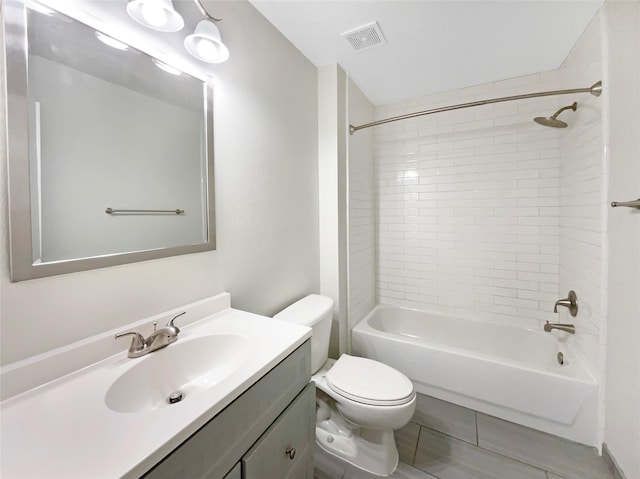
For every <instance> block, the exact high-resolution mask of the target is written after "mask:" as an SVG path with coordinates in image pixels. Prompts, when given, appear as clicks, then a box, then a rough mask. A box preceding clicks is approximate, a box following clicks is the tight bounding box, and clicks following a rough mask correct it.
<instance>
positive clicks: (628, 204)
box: [611, 198, 640, 209]
mask: <svg viewBox="0 0 640 479" xmlns="http://www.w3.org/2000/svg"><path fill="white" fill-rule="evenodd" d="M611 206H612V207H613V208H617V207H618V206H626V207H627V208H639V209H640V198H638V199H637V200H633V201H612V202H611Z"/></svg>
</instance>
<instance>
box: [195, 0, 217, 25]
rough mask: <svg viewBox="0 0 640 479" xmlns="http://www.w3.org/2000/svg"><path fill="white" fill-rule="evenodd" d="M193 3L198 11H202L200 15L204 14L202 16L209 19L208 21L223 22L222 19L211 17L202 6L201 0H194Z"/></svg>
mask: <svg viewBox="0 0 640 479" xmlns="http://www.w3.org/2000/svg"><path fill="white" fill-rule="evenodd" d="M193 2H194V3H195V4H196V6H197V7H198V10H200V13H202V15H203V16H204V17H205V18H206V19H207V20H211V21H212V22H221V21H222V18H216V17H212V16H211V15H209V13H208V12H207V11H206V10H205V8H204V6H203V5H202V3H200V0H193Z"/></svg>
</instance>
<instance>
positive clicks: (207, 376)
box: [105, 334, 250, 413]
mask: <svg viewBox="0 0 640 479" xmlns="http://www.w3.org/2000/svg"><path fill="white" fill-rule="evenodd" d="M249 353H250V348H249V340H248V339H247V338H245V337H243V336H240V335H236V334H214V335H208V336H202V337H199V338H195V339H191V340H185V341H183V342H181V341H178V342H176V343H174V344H171V345H169V346H167V347H166V348H163V349H160V350H158V351H154V352H152V353H150V354H148V355H147V356H144V357H143V358H140V359H129V361H136V362H138V363H137V364H136V365H135V366H134V367H132V368H131V369H128V370H127V371H126V372H125V373H123V374H122V376H120V377H119V378H118V379H116V380H115V381H114V382H113V384H112V385H111V387H110V388H109V390H108V391H107V394H106V397H105V402H106V403H107V406H108V407H109V408H110V409H112V410H113V411H117V412H127V413H132V412H141V411H151V410H154V409H159V408H163V407H176V405H177V404H176V403H178V402H181V401H183V400H186V401H188V400H189V398H190V397H192V396H194V395H196V394H198V393H199V392H202V391H204V390H207V389H210V388H212V387H215V386H216V384H219V383H220V382H222V381H223V380H224V379H225V378H227V377H229V376H230V375H231V374H233V372H234V371H236V370H237V369H239V368H240V366H241V365H242V363H243V362H244V361H245V360H246V359H247V358H248V357H249ZM169 396H172V401H174V403H171V402H169Z"/></svg>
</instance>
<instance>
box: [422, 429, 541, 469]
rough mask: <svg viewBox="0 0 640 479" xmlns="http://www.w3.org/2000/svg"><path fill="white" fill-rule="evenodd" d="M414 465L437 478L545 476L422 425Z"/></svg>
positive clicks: (519, 463)
mask: <svg viewBox="0 0 640 479" xmlns="http://www.w3.org/2000/svg"><path fill="white" fill-rule="evenodd" d="M414 466H415V467H417V468H419V469H422V470H423V471H426V472H428V473H430V474H433V475H435V476H436V477H438V478H439V479H547V476H546V474H545V472H544V471H543V470H541V469H537V468H535V467H532V466H528V465H526V464H523V463H521V462H518V461H514V460H512V459H509V458H507V457H504V456H501V455H499V454H494V453H493V452H490V451H485V450H484V449H480V448H479V447H477V446H473V445H471V444H468V443H466V442H464V441H460V440H458V439H454V438H452V437H449V436H445V435H444V434H440V433H438V432H435V431H432V430H430V429H427V428H424V427H423V428H422V429H421V431H420V439H419V441H418V450H417V451H416V459H415V463H414Z"/></svg>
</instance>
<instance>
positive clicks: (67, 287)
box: [0, 2, 319, 364]
mask: <svg viewBox="0 0 640 479" xmlns="http://www.w3.org/2000/svg"><path fill="white" fill-rule="evenodd" d="M216 15H218V16H221V17H223V18H224V19H225V21H224V31H223V34H224V40H225V43H226V44H227V45H228V46H229V49H230V50H231V52H232V53H231V57H230V59H229V61H228V62H226V63H224V64H221V65H217V66H215V67H212V68H211V69H210V71H211V72H212V75H213V77H214V83H215V107H214V108H215V162H216V165H215V179H216V185H215V186H216V225H217V250H216V251H213V252H206V253H198V254H193V255H184V256H178V257H172V258H165V259H160V260H154V261H147V262H141V263H134V264H130V265H123V266H117V267H112V268H104V269H98V270H93V271H86V272H81V273H73V274H67V275H62V276H55V277H50V278H43V279H37V280H31V281H23V282H19V283H11V282H10V281H9V263H8V259H9V257H8V255H9V245H8V224H7V200H6V197H7V185H6V173H7V170H6V161H5V157H6V139H5V138H4V137H3V139H2V141H1V142H0V157H1V158H2V160H3V161H2V167H1V169H0V174H1V178H0V188H1V189H0V198H1V200H2V203H1V208H0V230H1V232H2V242H1V251H0V270H1V277H0V293H1V303H0V328H1V330H2V336H1V344H0V349H1V350H2V353H1V354H2V356H1V363H2V364H8V363H11V362H14V361H17V360H20V359H24V358H27V357H29V356H32V355H35V354H38V353H42V352H44V351H47V350H50V349H53V348H56V347H59V346H63V345H66V344H69V343H71V342H73V341H77V340H80V339H82V338H86V337H88V336H91V335H93V334H97V333H99V332H103V331H106V330H109V329H112V328H116V327H118V326H119V325H124V324H126V323H129V322H132V321H134V320H137V319H141V318H143V317H146V316H149V315H152V314H154V313H158V312H161V311H164V310H166V309H169V308H172V307H176V306H178V305H180V304H183V303H186V302H190V301H194V300H197V299H200V298H203V297H205V296H208V295H212V294H216V293H219V292H222V291H229V292H230V293H231V295H232V303H233V306H234V307H237V308H241V309H245V310H248V311H252V312H256V313H262V314H267V315H271V314H273V313H275V312H277V311H278V310H279V308H281V307H283V306H285V305H287V304H289V303H291V302H292V301H294V300H295V299H298V298H299V297H301V296H303V295H304V294H307V293H310V292H317V291H318V289H319V269H318V261H319V260H318V172H317V166H318V165H317V157H318V147H317V145H318V138H317V78H316V75H317V71H316V68H315V67H314V66H313V65H312V64H311V63H310V62H309V61H308V60H307V59H306V58H305V57H303V56H302V54H300V52H298V51H297V50H296V49H295V48H294V47H293V46H292V45H291V44H290V43H289V42H288V41H287V40H286V39H285V38H284V37H283V36H282V35H281V34H280V33H279V32H278V31H276V30H275V28H274V27H273V26H272V25H271V24H270V23H268V22H267V21H266V20H265V19H264V17H262V16H261V15H260V14H259V13H258V12H257V11H256V10H255V9H254V8H253V7H252V6H251V5H250V4H249V3H247V2H218V3H216ZM221 28H222V27H221ZM278 66H279V67H278ZM3 91H4V88H3ZM5 101H6V99H5V98H2V105H0V107H1V108H2V110H3V111H4V110H5ZM0 121H1V122H2V124H1V125H0V128H1V129H2V130H3V131H4V128H5V118H4V117H3V118H2V120H0ZM124 348H126V344H123V349H124Z"/></svg>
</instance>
